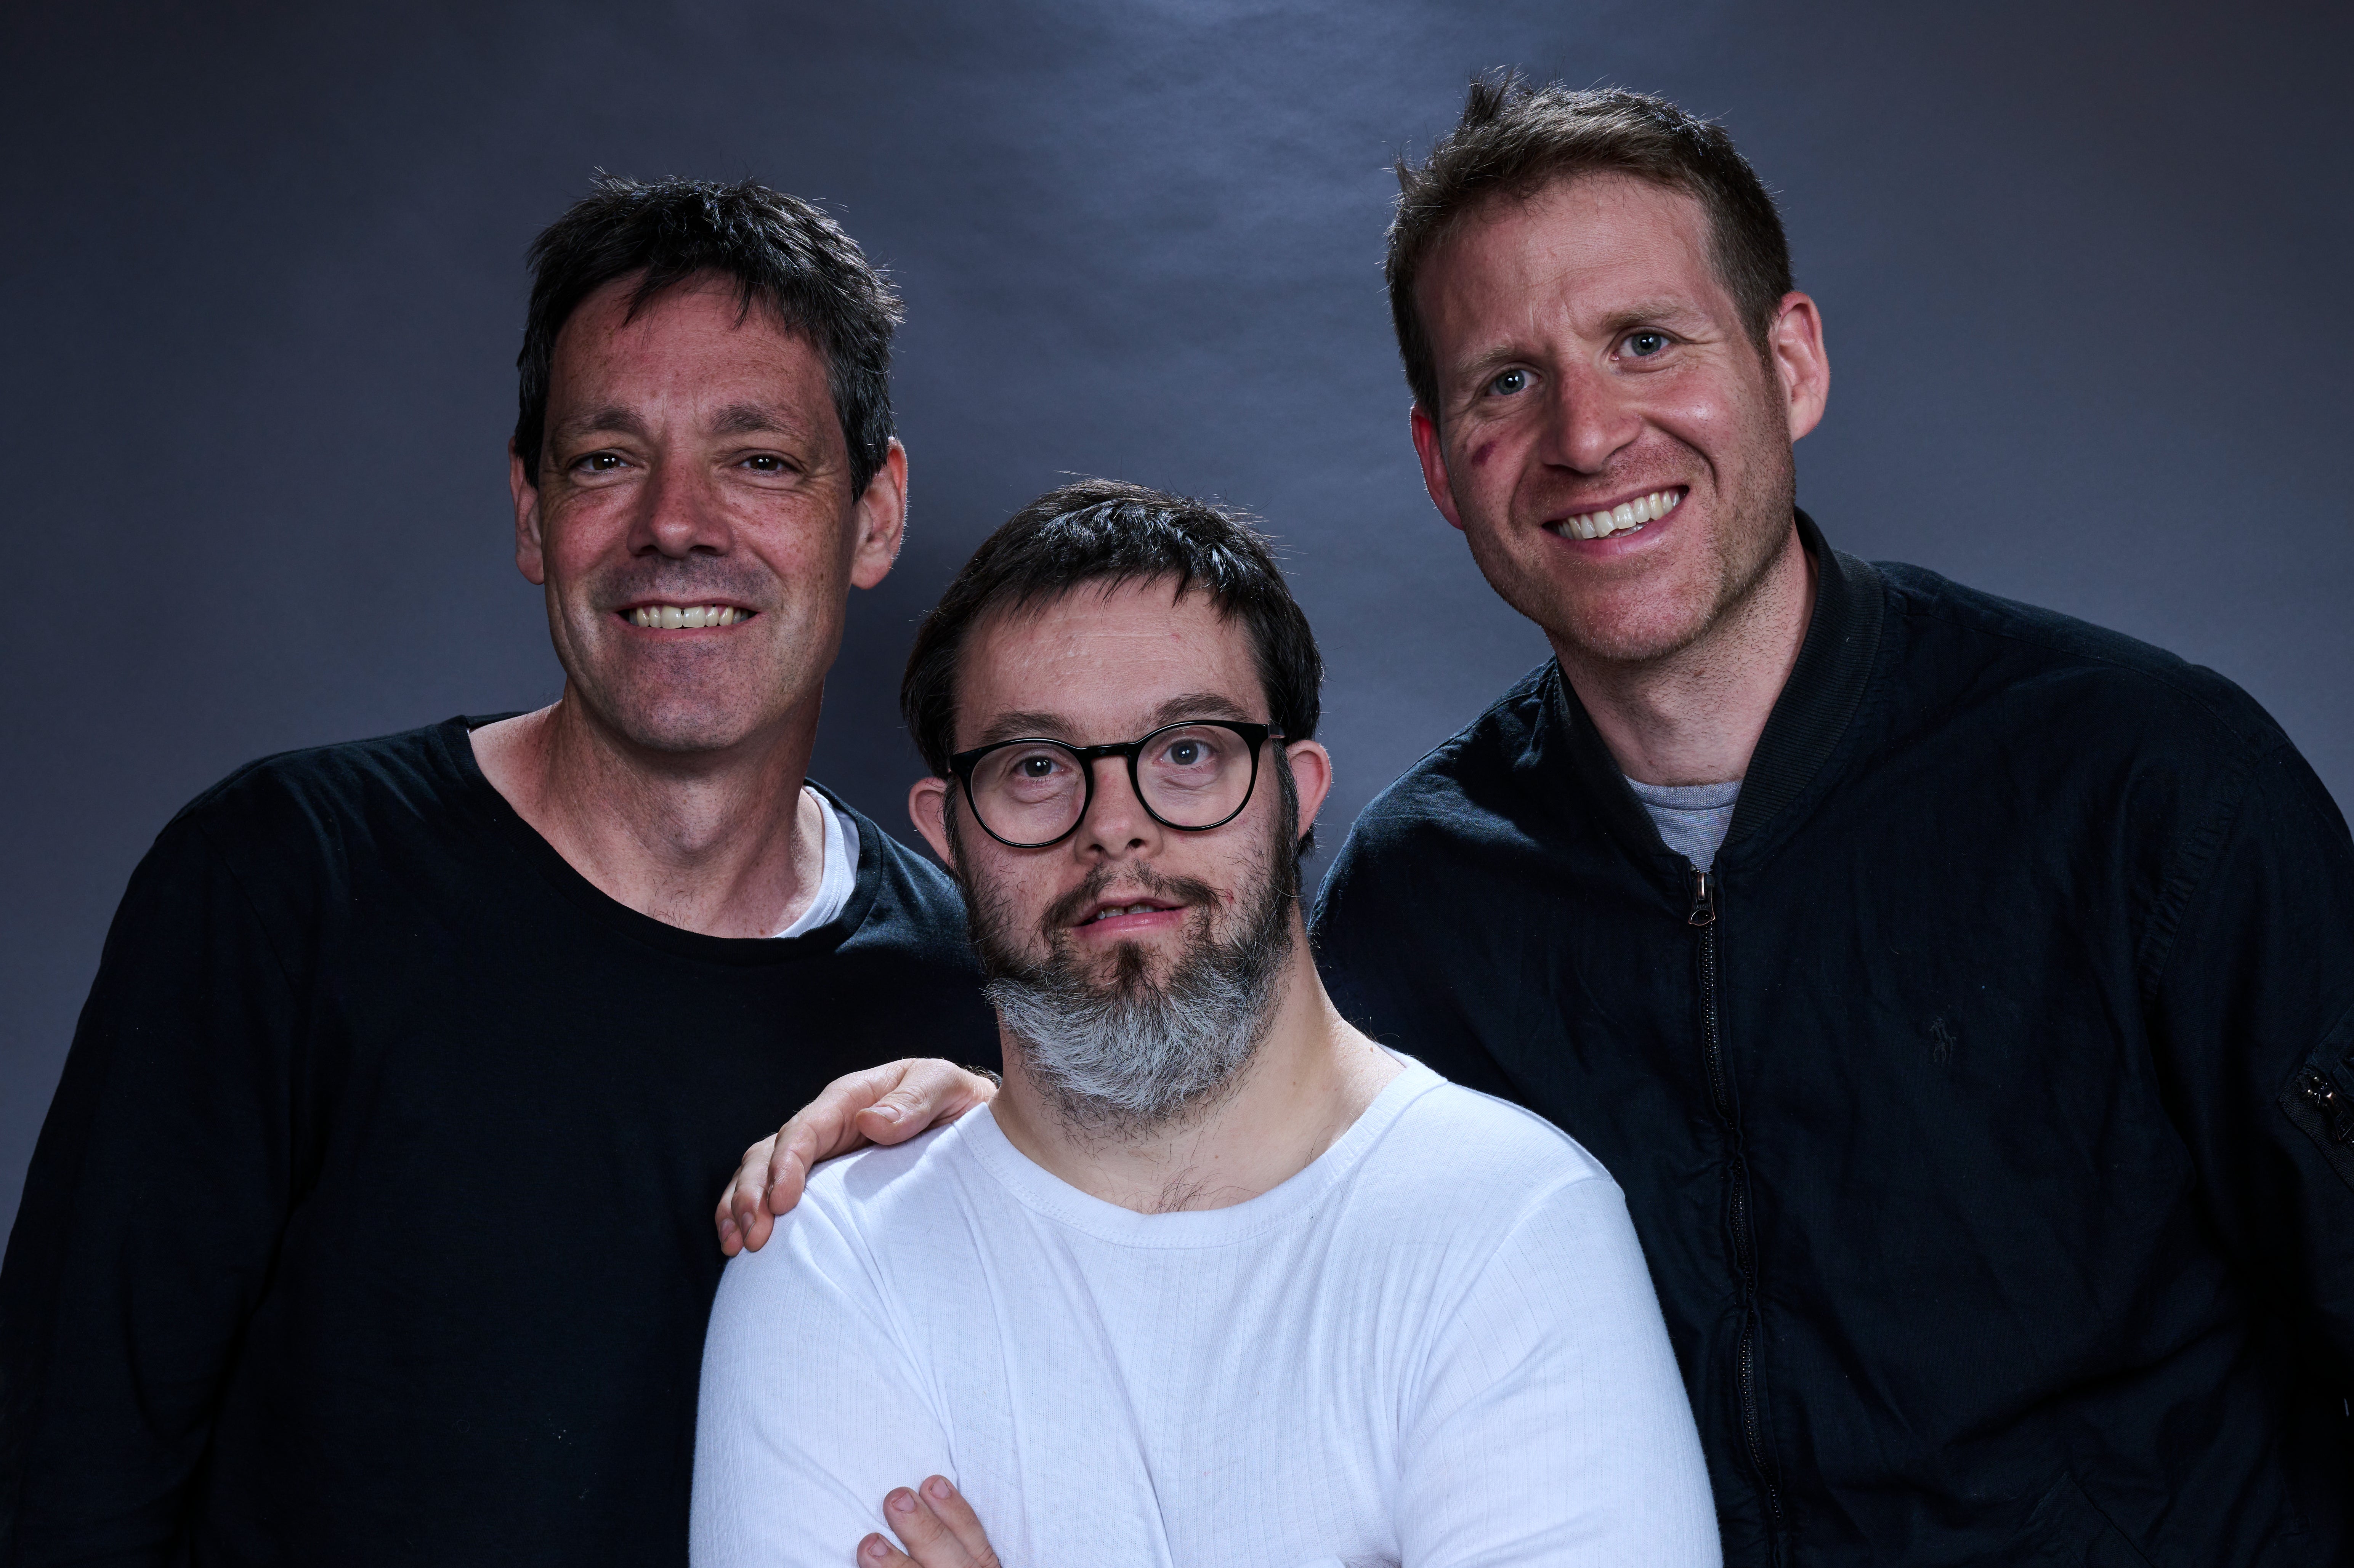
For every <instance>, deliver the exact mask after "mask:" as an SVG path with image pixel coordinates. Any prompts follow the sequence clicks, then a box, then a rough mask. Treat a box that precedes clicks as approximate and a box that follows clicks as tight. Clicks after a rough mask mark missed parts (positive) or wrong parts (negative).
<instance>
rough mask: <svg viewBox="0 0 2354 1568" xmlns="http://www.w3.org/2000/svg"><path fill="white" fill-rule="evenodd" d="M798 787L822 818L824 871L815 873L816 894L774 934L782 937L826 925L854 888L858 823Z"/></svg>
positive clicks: (829, 801) (822, 798) (844, 905)
mask: <svg viewBox="0 0 2354 1568" xmlns="http://www.w3.org/2000/svg"><path fill="white" fill-rule="evenodd" d="M801 788H802V789H805V790H808V792H809V798H810V799H811V800H815V801H816V802H817V809H818V810H819V811H820V812H821V813H822V814H823V815H824V817H825V861H824V866H825V869H824V870H822V871H821V872H820V873H819V874H818V881H817V895H816V896H815V897H813V898H811V900H810V902H809V907H808V908H806V909H804V910H802V911H801V913H800V914H799V915H797V916H794V917H793V923H792V924H791V925H790V926H788V927H785V928H784V929H783V930H781V931H779V932H778V933H777V935H778V936H779V937H780V938H782V937H799V936H801V935H803V934H804V933H806V932H810V931H814V930H816V929H817V928H818V927H820V926H824V925H830V924H831V923H832V921H833V919H834V917H835V916H838V915H840V914H841V913H842V912H843V909H844V908H845V907H847V906H849V903H850V895H851V894H852V892H853V891H854V890H855V889H856V888H857V886H858V824H857V823H855V822H854V821H851V820H850V819H849V818H847V817H845V816H843V814H842V813H841V812H840V811H837V810H834V809H833V802H832V801H831V800H827V799H826V798H825V797H824V796H822V795H821V794H819V793H818V792H817V791H816V790H814V789H810V787H809V786H808V785H806V784H804V785H802V786H801Z"/></svg>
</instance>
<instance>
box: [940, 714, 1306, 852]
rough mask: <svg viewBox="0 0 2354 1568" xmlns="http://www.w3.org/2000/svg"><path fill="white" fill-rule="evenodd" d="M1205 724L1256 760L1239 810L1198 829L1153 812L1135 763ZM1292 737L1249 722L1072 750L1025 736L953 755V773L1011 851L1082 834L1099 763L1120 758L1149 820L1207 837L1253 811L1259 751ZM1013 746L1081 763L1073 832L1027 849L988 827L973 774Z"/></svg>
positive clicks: (1186, 722) (1183, 725) (1189, 725)
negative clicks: (1159, 742)
mask: <svg viewBox="0 0 2354 1568" xmlns="http://www.w3.org/2000/svg"><path fill="white" fill-rule="evenodd" d="M1205 725H1206V726H1211V727H1213V728H1216V729H1225V730H1232V731H1233V732H1234V733H1235V735H1237V736H1241V737H1242V739H1243V741H1244V742H1245V744H1246V745H1247V746H1249V747H1250V759H1251V776H1250V782H1249V783H1248V784H1246V785H1245V786H1243V798H1242V799H1241V800H1239V801H1237V802H1236V803H1235V809H1234V810H1231V811H1228V812H1227V813H1226V814H1225V816H1223V817H1220V818H1219V819H1218V820H1217V821H1214V822H1203V823H1201V824H1199V825H1198V826H1189V825H1188V824H1186V823H1183V822H1172V821H1170V820H1169V819H1168V818H1166V817H1164V816H1162V815H1161V813H1160V812H1158V811H1156V810H1153V809H1152V802H1151V801H1150V800H1146V799H1145V798H1144V786H1143V785H1142V784H1140V783H1139V782H1138V781H1137V777H1136V759H1137V758H1140V757H1141V756H1142V755H1143V754H1144V748H1145V747H1147V746H1150V744H1151V743H1152V739H1153V737H1154V736H1161V735H1166V734H1168V733H1169V732H1170V731H1171V730H1172V729H1199V728H1201V727H1202V726H1205ZM1290 738H1291V737H1290V736H1287V735H1285V734H1284V733H1283V732H1282V731H1281V730H1279V729H1278V728H1276V727H1275V726H1273V725H1266V724H1253V723H1252V722H1250V721H1249V720H1248V719H1223V718H1191V719H1179V720H1178V721H1177V722H1176V723H1174V724H1164V725H1162V726H1160V727H1158V728H1156V729H1150V730H1147V731H1146V732H1145V733H1144V734H1142V735H1140V736H1137V737H1136V738H1135V739H1134V740H1119V741H1111V742H1108V743H1107V744H1105V745H1102V746H1073V745H1072V744H1071V743H1070V742H1069V741H1067V740H1056V739H1055V737H1054V736H1050V735H1025V736H1015V737H1013V739H1011V740H992V741H991V742H990V743H989V744H988V745H987V746H976V747H972V748H971V749H970V750H968V751H960V752H957V753H955V754H953V755H952V756H950V757H949V774H950V775H951V776H952V777H954V778H955V779H956V780H957V782H958V783H960V784H961V785H963V786H964V803H965V805H966V807H967V808H968V809H970V810H971V812H972V820H973V821H976V822H979V823H980V824H981V832H984V833H987V834H988V835H989V836H990V837H991V838H993V839H995V840H996V841H997V842H999V843H1002V844H1003V845H1004V846H1005V847H1006V848H1007V849H1021V850H1033V849H1052V848H1054V847H1055V845H1056V844H1058V843H1061V842H1063V841H1064V840H1065V839H1067V838H1069V837H1070V836H1071V835H1072V834H1073V833H1076V832H1078V831H1079V829H1080V828H1081V827H1082V826H1084V825H1085V824H1086V822H1087V813H1088V812H1089V811H1091V810H1094V809H1095V804H1096V764H1097V763H1098V762H1100V761H1102V760H1103V759H1104V758H1107V757H1118V758H1124V759H1125V760H1126V761H1127V763H1128V788H1129V793H1130V794H1132V795H1134V796H1135V797H1136V803H1137V804H1138V805H1140V806H1141V807H1143V808H1144V814H1145V815H1146V816H1148V817H1150V818H1151V819H1152V820H1153V821H1156V822H1159V823H1160V824H1161V826H1162V827H1164V828H1167V829H1169V830H1170V831H1171V832H1179V833H1208V832H1216V831H1217V830H1218V829H1220V828H1223V827H1225V825H1226V824H1227V823H1228V822H1231V821H1234V820H1235V818H1236V817H1239V816H1241V815H1242V814H1243V812H1244V811H1245V810H1247V809H1248V808H1249V806H1250V803H1251V797H1252V796H1253V795H1256V794H1257V793H1258V757H1259V752H1260V750H1261V749H1262V748H1264V747H1266V745H1267V742H1268V741H1270V740H1288V739H1290ZM1009 746H1052V747H1058V748H1060V749H1061V750H1063V751H1066V752H1068V753H1069V754H1070V755H1071V756H1073V757H1076V758H1078V759H1079V773H1080V775H1081V776H1082V777H1083V778H1085V779H1087V793H1086V794H1085V795H1084V796H1082V797H1080V800H1079V814H1078V815H1077V816H1076V817H1074V818H1072V819H1071V825H1070V826H1069V827H1067V828H1065V829H1064V830H1063V831H1062V832H1059V833H1056V834H1055V836H1054V837H1053V838H1051V839H1041V840H1039V841H1038V842H1036V843H1029V844H1025V843H1020V842H1015V841H1014V840H1013V839H1009V838H1007V837H1006V836H1005V835H1004V834H1003V833H1001V832H998V831H997V830H996V829H995V828H992V827H991V826H990V825H989V819H988V818H986V817H984V816H982V815H981V802H980V801H978V800H974V799H973V794H972V775H973V770H974V769H975V768H979V767H980V766H981V758H984V757H987V756H988V755H989V754H990V753H991V752H992V751H1002V750H1004V749H1005V748H1006V747H1009Z"/></svg>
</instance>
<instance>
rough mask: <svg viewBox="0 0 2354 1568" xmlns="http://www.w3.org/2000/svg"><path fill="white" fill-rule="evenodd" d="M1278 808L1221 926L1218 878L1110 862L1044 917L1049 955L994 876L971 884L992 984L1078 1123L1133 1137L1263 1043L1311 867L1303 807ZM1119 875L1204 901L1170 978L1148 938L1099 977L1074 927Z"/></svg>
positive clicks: (1214, 1096)
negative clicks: (1216, 923)
mask: <svg viewBox="0 0 2354 1568" xmlns="http://www.w3.org/2000/svg"><path fill="white" fill-rule="evenodd" d="M1283 794H1284V796H1285V797H1286V800H1285V805H1286V807H1287V808H1288V809H1286V810H1281V811H1279V812H1278V813H1277V815H1278V819H1279V821H1278V824H1277V826H1278V833H1279V834H1280V835H1281V836H1280V837H1279V838H1278V839H1277V841H1276V843H1275V844H1273V845H1270V846H1269V848H1270V849H1272V850H1273V852H1274V853H1272V854H1271V855H1267V856H1264V857H1262V858H1261V859H1260V860H1259V863H1258V864H1257V866H1256V867H1255V868H1254V869H1255V870H1256V872H1257V874H1256V875H1255V876H1254V877H1252V878H1251V885H1249V886H1248V887H1247V889H1246V891H1245V893H1244V895H1243V896H1244V897H1246V898H1247V899H1248V900H1249V902H1248V904H1247V906H1245V907H1243V908H1241V909H1240V910H1238V914H1239V915H1240V916H1241V918H1240V919H1239V920H1238V921H1237V922H1236V926H1235V930H1234V931H1233V933H1232V934H1231V935H1230V936H1228V937H1226V938H1224V939H1220V938H1218V937H1217V936H1215V935H1214V933H1213V931H1212V929H1211V922H1212V920H1213V919H1214V910H1215V909H1216V907H1217V904H1218V898H1217V894H1216V890H1215V889H1214V888H1212V887H1210V886H1209V885H1207V884H1206V883H1202V882H1198V881H1195V880H1193V879H1192V878H1190V877H1169V876H1163V875H1161V874H1159V873H1157V872H1154V871H1153V870H1151V868H1150V867H1149V866H1143V865H1140V864H1137V863H1129V864H1126V865H1123V866H1117V867H1115V866H1111V865H1105V866H1100V867H1098V868H1097V871H1096V872H1095V873H1094V874H1091V875H1090V876H1089V877H1088V878H1087V881H1086V882H1085V883H1084V884H1082V885H1080V886H1079V887H1078V888H1076V889H1075V890H1074V891H1073V892H1072V893H1070V894H1069V895H1066V896H1065V897H1063V898H1061V899H1059V900H1057V901H1056V902H1055V906H1054V907H1053V908H1051V909H1049V910H1048V911H1047V913H1046V916H1045V917H1044V920H1043V922H1042V925H1043V926H1044V935H1045V937H1046V941H1047V954H1046V957H1045V958H1044V959H1043V960H1041V959H1028V958H1025V957H1023V955H1022V954H1021V953H1020V952H1019V951H1018V950H1017V949H1016V948H1015V947H1014V945H1013V943H1012V942H1011V941H1009V940H1008V939H1007V937H1008V927H1010V926H1011V925H1012V923H1013V922H1012V918H1011V916H1010V915H1009V914H1008V912H1007V911H1006V909H1005V907H1004V904H1003V901H1002V899H1001V898H999V897H998V896H996V895H995V894H994V892H993V891H992V890H991V889H990V888H988V887H985V886H971V887H969V888H968V893H969V895H970V899H971V910H972V915H971V922H972V936H973V945H974V947H975V948H977V949H978V951H979V953H980V955H981V971H982V973H983V974H984V975H985V976H986V977H987V984H986V985H985V986H984V987H983V988H982V995H984V996H985V997H986V998H987V999H988V1000H989V1002H990V1004H991V1006H992V1007H994V1008H995V1009H996V1010H997V1016H998V1021H999V1022H1001V1023H1002V1025H1003V1026H1004V1028H1005V1030H1006V1032H1007V1033H1009V1034H1010V1035H1012V1036H1013V1040H1014V1041H1015V1042H1016V1043H1017V1044H1018V1046H1019V1049H1020V1051H1021V1054H1022V1062H1023V1068H1024V1070H1025V1072H1026V1074H1027V1075H1028V1077H1029V1079H1030V1081H1031V1082H1032V1083H1034V1085H1036V1086H1037V1087H1038V1089H1039V1091H1040V1093H1041V1094H1042V1095H1043V1096H1044V1098H1045V1099H1046V1101H1047V1103H1048V1105H1049V1106H1050V1107H1052V1109H1053V1111H1054V1113H1055V1116H1056V1117H1057V1118H1060V1119H1061V1120H1062V1121H1063V1122H1064V1123H1065V1124H1066V1126H1067V1127H1069V1128H1071V1129H1072V1130H1073V1131H1075V1132H1077V1133H1079V1134H1081V1135H1082V1136H1084V1137H1087V1138H1089V1139H1102V1140H1105V1141H1126V1140H1130V1139H1135V1138H1138V1137H1140V1136H1142V1135H1144V1134H1146V1133H1149V1132H1151V1131H1153V1130H1155V1129H1158V1128H1164V1127H1167V1126H1169V1125H1171V1124H1172V1123H1176V1122H1179V1121H1182V1120H1184V1119H1187V1118H1191V1117H1193V1116H1196V1115H1199V1114H1201V1113H1202V1112H1204V1111H1205V1110H1206V1109H1208V1108H1209V1107H1211V1106H1212V1105H1214V1104H1215V1103H1216V1102H1217V1100H1218V1099H1219V1097H1221V1096H1222V1095H1223V1093H1224V1092H1225V1090H1226V1089H1228V1088H1229V1087H1231V1086H1233V1085H1234V1084H1235V1082H1236V1081H1237V1080H1238V1079H1239V1078H1240V1076H1241V1075H1242V1072H1243V1070H1244V1069H1245V1068H1246V1067H1247V1066H1248V1065H1250V1062H1251V1059H1252V1058H1253V1057H1254V1056H1255V1055H1256V1054H1257V1051H1258V1047H1259V1044H1260V1043H1261V1042H1262V1041H1263V1040H1264V1039H1265V1038H1266V1037H1267V1029H1268V1026H1269V1025H1270V1024H1271V1023H1272V1022H1273V1021H1274V1012H1275V1001H1276V992H1277V988H1278V984H1279V982H1280V980H1281V979H1282V976H1283V971H1284V968H1285V965H1286V964H1287V963H1288V961H1289V959H1290V958H1291V950H1292V941H1293V937H1292V919H1291V912H1292V906H1294V904H1295V903H1296V902H1297V900H1298V895H1299V872H1298V869H1297V868H1298V859H1297V854H1296V852H1295V851H1294V849H1293V847H1292V842H1293V840H1294V839H1296V837H1297V836H1298V835H1297V832H1296V830H1294V829H1292V828H1291V826H1290V824H1291V823H1292V822H1293V821H1297V809H1296V808H1293V807H1291V806H1290V802H1289V800H1288V797H1289V795H1290V791H1289V790H1288V789H1287V790H1284V791H1283ZM1115 877H1118V878H1119V880H1120V882H1121V883H1122V885H1124V886H1127V885H1136V884H1138V883H1141V885H1142V887H1143V890H1144V891H1145V892H1147V893H1149V894H1150V895H1154V896H1156V897H1160V898H1165V899H1170V900H1172V901H1176V902H1181V903H1183V904H1186V905H1189V906H1192V908H1193V910H1194V911H1195V914H1194V919H1195V921H1196V922H1197V927H1196V928H1195V929H1194V930H1193V931H1192V932H1191V933H1189V940H1188V942H1187V944H1186V947H1185V950H1184V951H1183V952H1182V954H1181V955H1180V956H1179V958H1178V959H1177V961H1176V962H1175V964H1173V965H1172V967H1171V969H1170V971H1169V975H1168V978H1167V979H1165V980H1154V979H1153V978H1152V973H1151V969H1152V964H1151V959H1150V956H1149V954H1148V953H1147V951H1146V949H1145V948H1143V947H1142V946H1141V945H1140V944H1137V943H1133V942H1123V943H1121V944H1119V946H1118V947H1116V948H1113V949H1112V954H1111V959H1112V965H1111V973H1110V974H1109V975H1108V977H1106V978H1104V979H1103V980H1093V979H1090V978H1089V977H1088V975H1087V972H1086V966H1085V965H1084V964H1083V962H1082V960H1081V958H1080V955H1079V954H1078V953H1077V951H1076V949H1075V948H1074V946H1073V944H1072V942H1071V939H1070V937H1069V935H1068V933H1069V931H1070V928H1071V923H1072V922H1073V921H1074V920H1076V918H1077V917H1078V916H1080V915H1081V914H1083V913H1084V912H1085V911H1086V910H1087V908H1088V907H1089V906H1092V905H1093V904H1094V903H1095V902H1096V900H1097V898H1099V897H1100V896H1101V895H1102V893H1103V890H1104V889H1105V888H1106V887H1107V886H1108V885H1110V884H1111V882H1112V881H1113V880H1114V878H1115Z"/></svg>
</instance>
